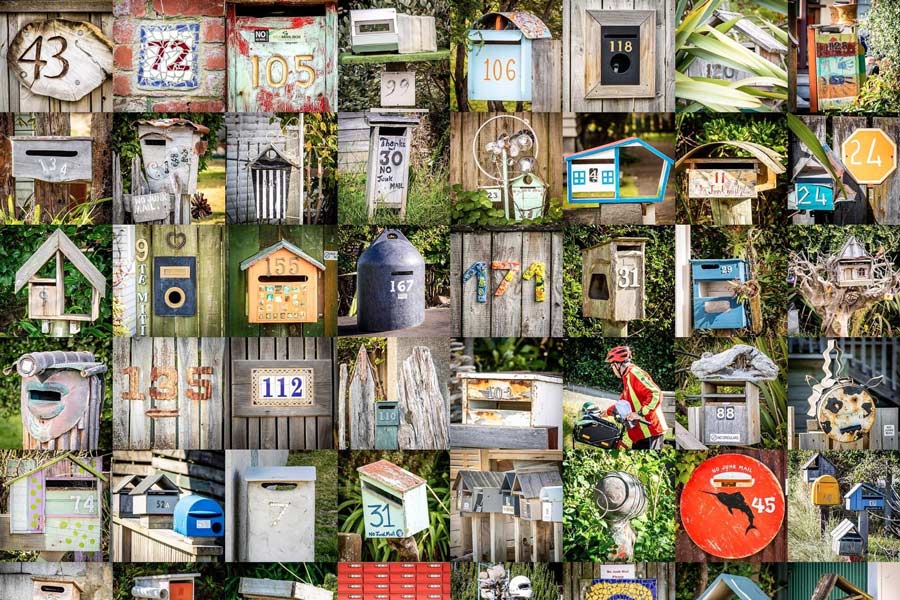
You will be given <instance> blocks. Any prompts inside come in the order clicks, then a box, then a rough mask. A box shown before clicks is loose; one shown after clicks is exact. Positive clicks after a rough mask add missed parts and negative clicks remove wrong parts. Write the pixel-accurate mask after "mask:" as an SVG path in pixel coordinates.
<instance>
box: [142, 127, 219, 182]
mask: <svg viewBox="0 0 900 600" xmlns="http://www.w3.org/2000/svg"><path fill="white" fill-rule="evenodd" d="M137 128H138V139H139V140H140V146H141V162H142V163H143V166H144V175H145V176H146V177H147V185H148V187H149V188H150V192H151V193H153V194H156V193H159V192H166V193H169V194H193V193H194V192H196V191H197V169H198V168H199V166H200V155H201V154H203V153H204V152H206V142H205V141H203V136H205V135H206V134H208V133H209V129H208V128H207V127H204V126H203V125H198V124H196V123H192V122H191V121H188V120H187V119H155V120H144V121H138V122H137Z"/></svg>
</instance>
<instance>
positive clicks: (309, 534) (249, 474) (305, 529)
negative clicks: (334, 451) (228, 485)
mask: <svg viewBox="0 0 900 600" xmlns="http://www.w3.org/2000/svg"><path fill="white" fill-rule="evenodd" d="M244 480H245V482H246V485H247V518H246V521H245V527H247V556H246V560H247V561H249V562H269V561H286V560H294V561H300V562H313V561H314V560H315V545H316V532H315V525H316V468H315V467H252V468H250V469H247V470H246V471H245V472H244Z"/></svg>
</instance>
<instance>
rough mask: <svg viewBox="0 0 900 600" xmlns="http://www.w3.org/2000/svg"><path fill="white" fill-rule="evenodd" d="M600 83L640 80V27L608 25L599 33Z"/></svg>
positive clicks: (628, 83) (619, 83)
mask: <svg viewBox="0 0 900 600" xmlns="http://www.w3.org/2000/svg"><path fill="white" fill-rule="evenodd" d="M600 38H601V40H600V41H601V44H600V85H638V84H639V83H640V82H641V28H640V26H638V25H610V26H609V27H604V28H603V29H602V30H601V33H600Z"/></svg>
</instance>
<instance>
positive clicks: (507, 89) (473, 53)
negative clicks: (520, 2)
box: [467, 12, 553, 102]
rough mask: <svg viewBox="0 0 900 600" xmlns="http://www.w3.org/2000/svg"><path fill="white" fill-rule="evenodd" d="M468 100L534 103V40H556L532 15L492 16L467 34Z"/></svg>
mask: <svg viewBox="0 0 900 600" xmlns="http://www.w3.org/2000/svg"><path fill="white" fill-rule="evenodd" d="M467 36H468V44H467V47H468V49H469V50H468V65H469V66H468V69H469V71H468V81H469V98H470V99H472V100H498V101H499V100H511V101H516V102H519V101H521V102H531V96H532V90H531V88H532V48H531V42H532V40H537V39H549V38H551V37H553V36H552V35H551V33H550V29H549V28H547V26H546V25H544V23H543V22H542V21H541V20H540V19H538V18H537V17H536V16H534V15H533V14H531V13H527V12H492V13H488V14H486V15H484V16H483V17H481V18H480V19H478V21H477V22H476V23H475V24H474V25H473V27H472V29H470V30H469V32H468V34H467Z"/></svg>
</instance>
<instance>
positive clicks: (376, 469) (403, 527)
mask: <svg viewBox="0 0 900 600" xmlns="http://www.w3.org/2000/svg"><path fill="white" fill-rule="evenodd" d="M356 470H357V472H358V473H359V483H360V486H361V488H362V504H363V510H364V514H365V523H366V538H367V539H371V538H406V537H410V536H412V535H414V534H416V533H418V532H420V531H422V530H423V529H427V528H428V525H429V521H428V498H427V497H426V491H425V480H424V479H422V478H421V477H419V476H418V475H413V474H412V473H410V472H409V471H407V470H405V469H401V468H400V467H398V466H397V465H395V464H393V463H391V462H389V461H386V460H379V461H378V462H374V463H371V464H368V465H364V466H362V467H359V468H358V469H356Z"/></svg>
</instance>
